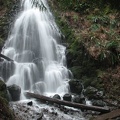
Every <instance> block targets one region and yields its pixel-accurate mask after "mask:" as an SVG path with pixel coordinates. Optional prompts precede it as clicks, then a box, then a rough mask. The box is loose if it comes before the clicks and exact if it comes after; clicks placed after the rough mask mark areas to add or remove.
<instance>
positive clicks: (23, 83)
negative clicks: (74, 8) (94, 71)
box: [2, 0, 83, 120]
mask: <svg viewBox="0 0 120 120" xmlns="http://www.w3.org/2000/svg"><path fill="white" fill-rule="evenodd" d="M21 9H22V10H21V12H20V13H19V15H18V17H17V19H16V20H15V23H14V26H13V28H12V31H11V34H10V35H9V37H8V40H7V41H6V43H5V45H4V48H3V50H2V54H4V55H5V56H8V57H9V58H11V59H12V60H14V65H11V63H6V65H9V68H10V66H14V71H13V70H9V72H10V73H8V74H9V77H6V78H7V80H6V84H7V85H8V86H9V85H13V84H16V85H18V86H20V87H21V90H22V91H21V92H22V93H21V100H22V101H20V103H19V104H24V103H25V102H24V100H25V99H26V98H25V97H24V92H25V91H29V92H34V93H37V94H43V95H47V96H52V95H54V94H56V93H57V94H59V95H63V94H65V93H68V92H69V85H68V81H69V70H68V69H67V68H66V57H65V50H66V48H65V47H64V46H63V45H61V44H60V43H61V33H60V31H59V29H58V27H57V25H56V23H55V21H54V17H53V16H52V13H51V12H50V9H49V6H48V4H47V0H22V1H21ZM5 62H7V61H5ZM12 64H13V63H12ZM7 67H8V66H7ZM12 69H13V68H12ZM16 104H17V105H16ZM34 104H35V103H34ZM15 106H19V105H18V103H15V104H14V105H13V108H14V107H15ZM39 107H40V106H39ZM42 107H43V108H45V107H46V106H45V105H42ZM48 108H49V109H50V107H47V108H46V109H48ZM14 109H17V107H15V108H14ZM35 109H36V108H35ZM37 109H38V108H37ZM16 111H17V110H16ZM37 111H38V110H37ZM57 112H58V113H59V119H61V120H64V119H66V120H72V119H74V118H75V120H79V119H80V120H81V119H83V118H82V117H81V115H80V114H79V115H77V116H76V117H77V118H76V117H75V116H74V115H63V113H62V112H61V113H60V111H59V110H57ZM19 113H20V111H19ZM23 113H24V112H23ZM21 114H22V112H21ZM60 115H61V116H62V117H60ZM22 116H23V115H22ZM57 118H58V117H56V118H55V120H57ZM21 119H22V118H21ZM23 119H25V120H27V119H29V120H34V119H37V118H30V117H28V118H27V117H25V116H24V118H23ZM44 119H51V120H52V117H50V116H48V117H46V118H44Z"/></svg>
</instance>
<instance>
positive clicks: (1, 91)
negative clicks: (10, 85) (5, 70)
mask: <svg viewBox="0 0 120 120" xmlns="http://www.w3.org/2000/svg"><path fill="white" fill-rule="evenodd" d="M0 96H1V97H3V98H5V99H6V100H8V94H7V86H6V84H5V83H4V82H3V81H2V80H0Z"/></svg>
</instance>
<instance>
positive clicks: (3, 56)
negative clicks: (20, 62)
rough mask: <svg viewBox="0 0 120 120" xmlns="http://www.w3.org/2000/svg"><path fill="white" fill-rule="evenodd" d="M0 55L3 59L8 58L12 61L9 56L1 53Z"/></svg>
mask: <svg viewBox="0 0 120 120" xmlns="http://www.w3.org/2000/svg"><path fill="white" fill-rule="evenodd" d="M0 57H2V58H4V59H5V60H8V61H13V60H12V59H10V58H9V57H7V56H5V55H3V54H0Z"/></svg>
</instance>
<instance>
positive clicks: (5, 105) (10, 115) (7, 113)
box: [0, 96, 15, 120]
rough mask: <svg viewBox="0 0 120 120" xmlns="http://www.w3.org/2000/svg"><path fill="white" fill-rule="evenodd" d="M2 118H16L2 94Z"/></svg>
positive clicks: (10, 119)
mask: <svg viewBox="0 0 120 120" xmlns="http://www.w3.org/2000/svg"><path fill="white" fill-rule="evenodd" d="M0 118H1V119H3V120H14V119H15V118H14V114H13V112H12V111H11V110H10V109H9V104H8V102H7V101H6V99H4V98H2V97H1V96H0Z"/></svg>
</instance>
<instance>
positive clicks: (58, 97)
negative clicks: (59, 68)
mask: <svg viewBox="0 0 120 120" xmlns="http://www.w3.org/2000/svg"><path fill="white" fill-rule="evenodd" d="M53 98H54V99H61V97H60V96H59V95H58V94H55V95H54V96H53Z"/></svg>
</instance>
